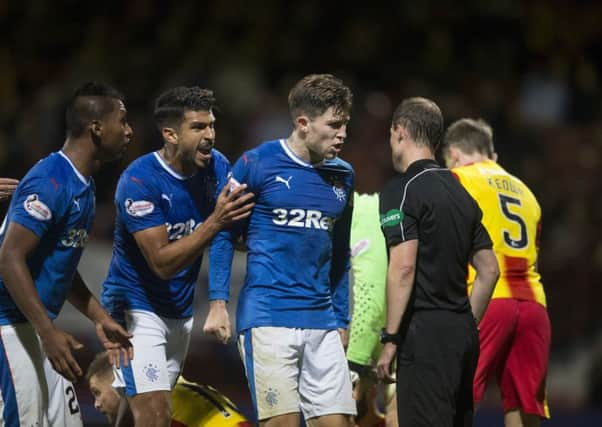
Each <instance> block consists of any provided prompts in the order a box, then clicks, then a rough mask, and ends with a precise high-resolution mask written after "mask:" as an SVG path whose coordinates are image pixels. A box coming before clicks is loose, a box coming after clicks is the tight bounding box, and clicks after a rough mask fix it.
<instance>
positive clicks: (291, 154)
mask: <svg viewBox="0 0 602 427" xmlns="http://www.w3.org/2000/svg"><path fill="white" fill-rule="evenodd" d="M280 145H282V149H283V150H284V152H285V153H286V154H287V156H289V157H290V158H291V160H292V161H293V162H295V163H298V164H300V165H301V166H305V167H308V168H312V167H313V166H312V165H311V164H310V163H307V162H306V161H304V160H302V159H300V158H299V156H297V155H296V154H295V153H294V152H293V150H291V149H290V147H289V146H288V145H287V143H286V141H285V140H284V139H281V140H280Z"/></svg>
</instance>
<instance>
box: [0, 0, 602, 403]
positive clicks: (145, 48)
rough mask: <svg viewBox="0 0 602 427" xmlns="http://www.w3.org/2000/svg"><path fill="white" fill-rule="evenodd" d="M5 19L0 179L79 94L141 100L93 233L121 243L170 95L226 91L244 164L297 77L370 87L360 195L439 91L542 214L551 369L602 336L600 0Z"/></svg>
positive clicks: (359, 146) (204, 9)
mask: <svg viewBox="0 0 602 427" xmlns="http://www.w3.org/2000/svg"><path fill="white" fill-rule="evenodd" d="M0 26H1V27H2V28H3V32H4V34H5V36H3V37H2V38H0V100H1V102H0V176H10V177H15V178H19V177H21V176H22V174H23V173H24V172H25V171H26V170H27V169H28V168H29V167H31V166H32V165H33V164H34V163H35V162H36V161H37V160H38V159H39V158H41V157H43V156H45V155H47V154H48V153H49V152H51V151H54V150H56V149H58V148H59V147H60V146H61V144H62V141H63V138H64V131H63V118H62V114H63V105H64V102H65V99H66V97H67V96H68V94H69V92H70V91H71V90H72V89H73V88H74V87H75V86H76V85H77V84H78V83H81V82H82V81H84V80H90V79H96V80H104V81H107V82H109V83H111V84H113V85H115V86H116V87H117V88H119V89H120V90H121V91H122V92H123V93H124V94H125V96H126V99H127V101H128V102H127V105H128V109H129V114H130V123H131V124H132V126H133V128H134V132H135V136H134V141H135V143H134V144H133V145H132V146H131V147H130V148H129V152H128V153H127V156H126V158H125V159H123V160H122V161H121V162H120V164H118V165H115V167H112V168H110V167H109V168H106V169H105V170H104V171H103V172H102V173H101V174H100V175H99V176H98V177H97V179H96V182H97V189H98V208H97V219H96V224H95V229H94V231H95V236H93V238H99V239H107V240H109V239H111V237H112V227H113V218H114V213H113V206H112V195H113V190H114V186H115V183H116V180H117V177H118V175H119V173H120V171H121V170H122V169H123V168H124V167H125V165H126V164H127V163H129V162H130V161H131V160H132V159H134V158H135V157H137V156H139V155H140V154H141V153H144V152H147V151H150V150H153V149H156V148H158V147H159V145H160V138H159V135H158V132H157V131H156V130H155V128H154V125H153V124H152V120H151V112H152V102H153V99H154V98H155V97H156V96H157V95H158V94H159V93H160V92H161V91H162V90H164V89H166V88H169V87H172V86H174V85H181V84H184V85H193V84H194V85H199V86H204V87H210V88H212V89H213V90H214V91H215V93H216V96H217V98H218V101H219V104H220V110H219V112H218V113H217V123H216V129H217V148H218V149H219V150H221V151H222V152H223V153H224V154H226V155H227V156H229V157H230V159H231V160H235V159H236V158H237V156H239V155H240V154H241V153H242V152H243V151H244V150H245V149H248V148H250V147H253V146H255V145H257V144H258V143H260V142H261V141H262V140H266V139H272V138H277V137H282V136H285V135H287V134H288V133H289V131H290V126H291V124H290V119H289V117H288V114H287V104H286V96H287V91H288V89H289V87H290V86H291V84H292V83H293V82H294V81H295V80H297V79H298V78H299V77H300V76H302V75H304V74H307V73H310V72H332V73H333V74H336V75H337V76H339V77H341V78H343V80H344V81H345V82H346V83H347V84H348V85H350V86H351V87H352V89H353V90H354V94H355V103H354V110H353V115H352V119H351V127H350V131H349V136H348V141H347V143H346V146H345V148H344V151H343V157H344V158H345V159H346V160H348V161H350V162H351V163H352V164H353V166H354V168H355V170H356V173H357V189H358V190H359V191H362V192H373V191H378V190H379V189H380V187H381V185H382V184H383V183H384V182H385V180H386V179H387V178H388V177H389V176H390V175H391V174H392V168H391V165H390V155H389V154H390V153H389V148H388V130H389V125H390V116H391V113H392V111H393V109H394V108H395V106H396V105H397V103H398V101H399V100H400V99H401V98H402V97H406V96H414V95H421V96H426V97H429V98H432V99H433V100H435V101H436V102H437V103H438V104H439V105H440V106H441V107H442V110H443V113H444V115H445V117H446V120H447V122H448V123H449V122H451V121H453V120H455V119H457V118H460V117H464V116H471V117H483V118H485V119H486V120H488V121H489V122H490V123H491V124H492V125H493V128H494V132H495V142H496V147H497V151H498V154H499V156H500V162H501V163H502V164H503V165H504V166H505V167H506V168H507V169H508V170H509V171H510V172H512V173H513V174H516V175H517V176H519V177H522V179H523V180H524V181H525V182H526V183H527V184H528V185H529V186H530V187H531V188H532V189H533V191H534V192H535V194H536V196H537V197H538V198H539V200H540V202H541V204H542V208H543V234H542V241H541V256H540V270H541V272H542V275H543V280H544V285H545V288H546V293H547V295H548V306H549V312H550V316H551V319H552V329H553V341H552V349H553V358H554V357H558V358H562V357H564V355H566V354H568V353H570V351H571V349H572V348H574V347H575V346H578V345H585V344H587V345H589V346H590V347H591V348H596V344H595V343H596V342H599V341H600V339H599V336H601V335H602V316H600V309H599V305H600V301H602V286H600V283H602V280H601V279H602V235H601V234H602V227H601V225H602V198H601V197H600V196H599V194H600V193H602V179H601V178H602V176H601V173H600V168H601V166H602V164H601V162H602V108H601V106H602V103H601V99H602V97H601V95H602V81H601V80H600V79H601V76H602V73H600V71H601V70H602V55H600V54H599V52H602V3H596V2H591V4H589V5H587V4H580V5H579V6H576V5H573V4H571V3H570V2H564V1H537V0H531V1H496V0H484V1H468V2H465V3H464V7H459V6H458V5H457V3H456V2H453V1H451V0H444V1H437V2H435V1H431V0H423V1H420V2H395V3H393V2H391V3H388V4H386V3H385V2H383V4H382V5H381V4H379V3H378V2H376V3H375V4H370V5H369V6H365V7H364V8H359V7H358V8H352V7H346V5H345V4H344V3H340V2H319V1H315V0H307V1H301V2H294V3H291V4H288V3H287V2H278V1H275V0H268V1H265V2H261V5H259V4H255V3H253V5H252V4H251V3H248V2H243V1H233V2H227V3H223V2H203V3H200V2H194V1H189V2H186V1H183V2H176V3H173V4H170V5H168V3H167V2H161V1H153V0H148V1H145V0H131V1H127V2H123V1H116V0H108V1H104V2H97V3H93V4H92V3H87V2H75V1H67V0H58V1H54V2H47V1H43V0H37V1H36V0H24V1H21V2H0ZM3 208H4V207H3ZM597 345H598V350H597V351H598V352H599V354H600V360H602V345H600V344H597ZM554 355H555V356H554ZM598 375H599V376H600V377H601V378H602V368H599V369H598ZM601 384H602V382H601ZM592 387H593V389H594V390H596V389H595V386H592ZM598 387H602V386H600V385H599V384H598ZM598 393H601V392H599V389H598ZM600 395H602V394H600Z"/></svg>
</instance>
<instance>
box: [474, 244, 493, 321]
mask: <svg viewBox="0 0 602 427" xmlns="http://www.w3.org/2000/svg"><path fill="white" fill-rule="evenodd" d="M471 264H472V266H473V267H474V268H475V270H476V272H477V275H476V277H475V280H474V283H473V285H472V294H471V295H470V305H471V307H472V315H473V316H474V318H475V320H476V321H477V324H478V322H480V321H481V319H482V318H483V315H484V314H485V310H486V309H487V305H488V304H489V300H490V299H491V295H492V294H493V288H494V287H495V283H496V282H497V279H498V278H499V277H500V267H499V265H498V263H497V259H496V257H495V253H494V252H493V250H491V249H480V250H478V251H476V252H475V253H474V255H473V256H472V260H471Z"/></svg>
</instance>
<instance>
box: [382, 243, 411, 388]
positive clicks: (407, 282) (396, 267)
mask: <svg viewBox="0 0 602 427" xmlns="http://www.w3.org/2000/svg"><path fill="white" fill-rule="evenodd" d="M417 254H418V240H408V241H407V242H402V243H400V244H398V245H395V246H392V247H391V248H390V252H389V268H388V270H387V321H386V324H385V330H386V331H387V332H388V333H389V334H397V333H398V332H399V325H400V324H401V319H402V317H403V314H404V313H405V310H406V307H407V305H408V301H409V300H410V295H411V294H412V288H413V286H414V276H415V274H416V256H417ZM396 352H397V344H396V343H392V342H388V343H386V344H385V346H384V347H383V350H382V353H381V355H380V359H379V360H378V364H377V365H376V372H377V374H378V378H380V379H381V380H382V381H385V382H394V381H395V379H394V378H393V372H392V366H391V365H392V362H393V359H394V358H395V353H396Z"/></svg>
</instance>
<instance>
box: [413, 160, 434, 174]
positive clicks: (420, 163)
mask: <svg viewBox="0 0 602 427" xmlns="http://www.w3.org/2000/svg"><path fill="white" fill-rule="evenodd" d="M440 167H441V166H440V165H439V163H437V161H436V160H433V159H420V160H416V161H415V162H413V163H412V164H410V166H408V169H407V170H406V174H407V175H415V174H416V173H417V172H420V171H422V170H424V169H431V168H440Z"/></svg>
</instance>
